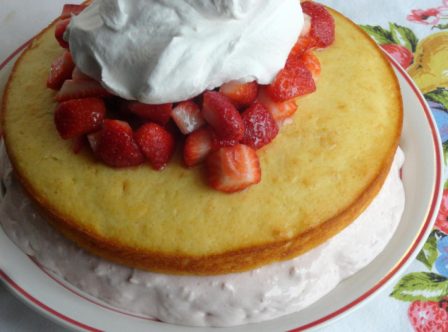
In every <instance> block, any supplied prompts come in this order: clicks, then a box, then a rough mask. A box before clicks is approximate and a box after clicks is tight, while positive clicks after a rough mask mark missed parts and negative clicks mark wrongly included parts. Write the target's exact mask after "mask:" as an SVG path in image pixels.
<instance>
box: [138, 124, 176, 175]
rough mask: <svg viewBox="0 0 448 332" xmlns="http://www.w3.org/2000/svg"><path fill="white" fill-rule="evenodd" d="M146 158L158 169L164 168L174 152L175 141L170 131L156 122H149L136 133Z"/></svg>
mask: <svg viewBox="0 0 448 332" xmlns="http://www.w3.org/2000/svg"><path fill="white" fill-rule="evenodd" d="M134 138H135V141H136V142H137V144H138V146H139V147H140V149H141V150H142V152H143V154H144V155H145V157H146V159H148V161H149V163H150V164H151V166H152V167H153V168H154V169H156V170H161V169H163V168H164V167H165V166H166V164H167V163H168V161H169V160H170V159H171V157H172V156H173V153H174V147H175V142H174V138H173V136H172V135H171V133H170V132H168V131H167V130H166V129H165V128H163V127H162V126H160V125H158V124H156V123H147V124H145V125H143V126H142V127H140V128H139V129H138V130H137V132H136V133H135V135H134Z"/></svg>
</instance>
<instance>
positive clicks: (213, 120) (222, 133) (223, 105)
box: [202, 91, 244, 141]
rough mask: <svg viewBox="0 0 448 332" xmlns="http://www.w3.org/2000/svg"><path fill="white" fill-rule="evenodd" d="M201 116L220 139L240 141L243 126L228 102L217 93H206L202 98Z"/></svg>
mask: <svg viewBox="0 0 448 332" xmlns="http://www.w3.org/2000/svg"><path fill="white" fill-rule="evenodd" d="M202 115H203V116H204V118H205V120H206V121H207V122H208V123H209V124H210V126H211V127H212V128H213V130H214V131H215V133H216V135H217V136H218V138H220V139H224V140H236V141H240V140H241V139H242V138H243V135H244V124H243V120H242V119H241V115H240V113H238V111H237V109H236V108H235V106H233V104H232V103H231V102H230V100H229V99H228V98H227V97H225V96H224V95H222V94H220V93H219V92H215V91H207V92H205V93H204V96H203V104H202Z"/></svg>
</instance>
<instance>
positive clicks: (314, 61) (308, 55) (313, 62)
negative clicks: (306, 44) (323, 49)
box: [300, 50, 321, 82]
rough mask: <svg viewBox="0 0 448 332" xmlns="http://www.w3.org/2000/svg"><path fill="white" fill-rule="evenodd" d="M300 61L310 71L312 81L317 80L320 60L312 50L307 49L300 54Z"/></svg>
mask: <svg viewBox="0 0 448 332" xmlns="http://www.w3.org/2000/svg"><path fill="white" fill-rule="evenodd" d="M300 61H302V63H303V64H304V65H305V67H306V68H307V69H308V70H309V71H310V72H311V75H312V76H313V80H314V82H317V81H318V80H319V77H320V70H321V68H320V61H319V59H318V58H317V56H316V55H315V54H314V52H313V51H311V50H308V51H306V52H305V53H303V54H302V56H301V57H300Z"/></svg>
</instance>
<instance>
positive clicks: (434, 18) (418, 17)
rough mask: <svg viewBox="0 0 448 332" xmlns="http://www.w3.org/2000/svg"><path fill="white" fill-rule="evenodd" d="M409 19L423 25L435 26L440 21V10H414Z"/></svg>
mask: <svg viewBox="0 0 448 332" xmlns="http://www.w3.org/2000/svg"><path fill="white" fill-rule="evenodd" d="M407 19H408V20H409V21H412V22H417V23H421V24H427V25H435V24H438V23H439V21H440V9H439V8H431V9H414V10H412V11H411V14H410V15H408V17H407Z"/></svg>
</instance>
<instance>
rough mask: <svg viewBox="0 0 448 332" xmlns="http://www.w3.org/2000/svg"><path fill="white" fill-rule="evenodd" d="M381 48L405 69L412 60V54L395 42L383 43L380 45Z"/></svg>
mask: <svg viewBox="0 0 448 332" xmlns="http://www.w3.org/2000/svg"><path fill="white" fill-rule="evenodd" d="M381 48H382V49H383V50H385V51H386V52H387V53H389V54H390V55H391V56H392V57H393V58H394V59H395V60H397V61H398V63H399V64H400V65H401V66H402V67H403V68H404V69H407V68H408V67H409V66H410V65H411V64H412V62H413V61H414V55H413V54H412V52H411V51H410V50H409V49H407V48H406V47H404V46H401V45H397V44H383V45H381Z"/></svg>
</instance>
